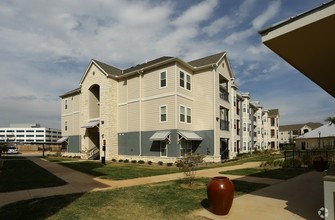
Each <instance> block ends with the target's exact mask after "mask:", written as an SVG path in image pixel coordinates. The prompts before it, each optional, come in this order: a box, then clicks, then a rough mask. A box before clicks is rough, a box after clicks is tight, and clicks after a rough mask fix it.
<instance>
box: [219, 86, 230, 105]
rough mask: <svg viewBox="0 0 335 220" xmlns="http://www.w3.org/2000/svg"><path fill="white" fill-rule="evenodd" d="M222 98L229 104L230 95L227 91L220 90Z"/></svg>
mask: <svg viewBox="0 0 335 220" xmlns="http://www.w3.org/2000/svg"><path fill="white" fill-rule="evenodd" d="M220 98H221V99H223V100H225V101H227V102H229V93H228V92H227V91H226V90H224V89H222V88H220Z"/></svg>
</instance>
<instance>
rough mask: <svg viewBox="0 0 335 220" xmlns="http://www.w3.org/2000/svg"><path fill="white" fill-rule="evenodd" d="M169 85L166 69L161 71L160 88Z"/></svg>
mask: <svg viewBox="0 0 335 220" xmlns="http://www.w3.org/2000/svg"><path fill="white" fill-rule="evenodd" d="M166 86H167V80H166V71H163V72H160V73H159V88H164V87H166Z"/></svg>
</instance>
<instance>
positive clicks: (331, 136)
mask: <svg viewBox="0 0 335 220" xmlns="http://www.w3.org/2000/svg"><path fill="white" fill-rule="evenodd" d="M295 141H296V147H298V149H301V150H308V149H334V148H335V124H331V123H328V124H325V125H322V126H320V127H318V128H316V129H314V130H312V131H310V132H307V133H305V134H302V135H300V136H298V137H296V138H295Z"/></svg>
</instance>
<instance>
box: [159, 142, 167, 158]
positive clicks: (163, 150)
mask: <svg viewBox="0 0 335 220" xmlns="http://www.w3.org/2000/svg"><path fill="white" fill-rule="evenodd" d="M160 151H161V157H166V156H167V152H166V142H165V141H160Z"/></svg>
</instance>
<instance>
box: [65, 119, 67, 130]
mask: <svg viewBox="0 0 335 220" xmlns="http://www.w3.org/2000/svg"><path fill="white" fill-rule="evenodd" d="M64 131H67V121H65V122H64Z"/></svg>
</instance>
